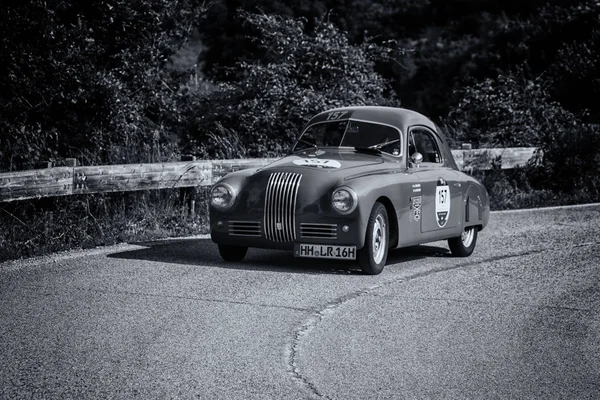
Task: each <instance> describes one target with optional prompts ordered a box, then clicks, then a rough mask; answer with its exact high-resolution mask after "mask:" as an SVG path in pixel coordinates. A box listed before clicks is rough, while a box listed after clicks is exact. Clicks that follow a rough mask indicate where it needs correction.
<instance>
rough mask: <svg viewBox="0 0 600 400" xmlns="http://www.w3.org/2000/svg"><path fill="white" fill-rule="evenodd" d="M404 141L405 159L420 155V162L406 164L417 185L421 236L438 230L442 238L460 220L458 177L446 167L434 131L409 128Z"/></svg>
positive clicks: (420, 127) (460, 196) (460, 192)
mask: <svg viewBox="0 0 600 400" xmlns="http://www.w3.org/2000/svg"><path fill="white" fill-rule="evenodd" d="M408 140H409V157H411V156H412V154H414V152H419V153H420V154H421V155H422V156H423V161H422V162H421V163H418V164H412V163H411V164H410V165H409V169H411V170H413V171H414V172H415V174H416V175H417V176H418V177H419V181H420V184H421V199H420V200H421V216H420V221H421V233H424V234H428V233H431V234H433V236H435V232H437V231H440V236H443V234H446V233H447V230H449V229H454V228H456V227H457V226H458V225H459V222H460V221H461V218H462V212H463V210H462V208H463V207H462V188H461V183H460V181H459V174H458V173H456V171H455V170H454V169H452V168H450V167H447V166H446V163H445V162H444V161H445V160H444V157H443V153H442V152H441V151H440V148H441V145H442V143H441V140H440V138H439V136H438V135H437V134H436V133H435V132H434V131H432V130H430V129H428V128H426V127H423V126H414V127H411V129H410V130H409V138H408ZM442 231H443V232H442ZM427 237H429V235H427Z"/></svg>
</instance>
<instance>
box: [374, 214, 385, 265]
mask: <svg viewBox="0 0 600 400" xmlns="http://www.w3.org/2000/svg"><path fill="white" fill-rule="evenodd" d="M386 246H387V238H386V236H385V220H384V219H383V216H382V215H381V214H379V215H377V218H375V224H374V225H373V260H374V261H375V263H376V264H379V263H380V262H381V260H383V255H384V254H385V248H386Z"/></svg>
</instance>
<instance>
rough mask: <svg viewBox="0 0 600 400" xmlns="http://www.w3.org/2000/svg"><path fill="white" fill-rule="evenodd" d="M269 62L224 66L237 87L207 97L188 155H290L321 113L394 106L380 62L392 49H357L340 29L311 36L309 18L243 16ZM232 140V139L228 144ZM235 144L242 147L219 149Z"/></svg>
mask: <svg viewBox="0 0 600 400" xmlns="http://www.w3.org/2000/svg"><path fill="white" fill-rule="evenodd" d="M239 17H240V18H241V19H242V20H243V21H244V24H246V25H247V27H248V28H249V29H250V30H251V31H254V32H255V34H256V36H255V38H254V40H255V41H256V42H257V44H258V45H259V47H260V48H261V49H262V51H263V52H264V55H263V57H262V59H260V60H256V61H253V62H250V61H244V62H241V63H238V65H236V67H235V68H228V67H221V68H224V69H226V70H227V71H229V72H230V73H231V74H233V75H234V76H235V77H236V79H237V82H236V83H235V84H234V83H222V84H221V85H220V86H219V88H218V90H216V91H214V92H212V93H209V94H207V95H202V96H199V97H198V98H197V100H196V102H197V104H196V105H195V107H196V110H197V111H196V112H197V114H196V118H195V119H194V120H193V121H192V122H191V125H190V126H189V129H190V136H189V137H188V138H187V139H188V143H189V147H188V149H187V151H189V152H191V153H194V154H198V155H200V156H201V157H215V156H224V155H225V154H227V155H228V156H235V157H239V156H248V157H265V156H275V155H279V154H281V153H283V152H284V151H285V149H287V148H288V146H289V145H290V144H291V143H292V142H293V140H294V139H295V138H296V137H297V136H298V134H299V132H300V129H301V127H302V125H304V124H305V123H306V122H307V119H308V118H310V117H311V116H312V115H314V114H316V113H317V112H320V111H323V110H326V109H329V108H333V107H337V106H342V105H367V104H369V105H385V104H393V103H394V98H393V96H391V97H390V96H386V88H387V82H386V81H385V80H384V79H383V78H382V77H381V76H380V75H379V74H378V73H376V72H375V59H376V58H377V57H385V56H386V54H387V50H386V49H384V48H381V47H379V46H376V45H374V44H370V43H364V44H362V45H358V46H357V45H351V44H350V43H349V41H348V39H347V38H346V36H345V34H344V33H343V32H341V31H339V30H338V29H337V28H335V27H334V26H333V25H332V24H330V23H327V22H324V21H317V22H316V24H315V27H314V30H312V31H308V29H307V28H306V26H305V21H304V20H303V19H301V18H289V17H284V16H276V15H263V14H251V13H247V12H241V13H240V15H239ZM225 137H227V139H225ZM223 140H225V142H226V143H230V142H233V143H234V149H236V151H233V152H232V151H231V150H230V148H229V147H227V149H228V150H226V151H225V150H224V149H223V148H222V147H220V146H219V145H220V144H221V142H222V141H223Z"/></svg>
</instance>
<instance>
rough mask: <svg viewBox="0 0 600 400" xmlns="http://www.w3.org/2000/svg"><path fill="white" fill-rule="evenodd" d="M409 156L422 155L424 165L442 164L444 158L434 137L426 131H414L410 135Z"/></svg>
mask: <svg viewBox="0 0 600 400" xmlns="http://www.w3.org/2000/svg"><path fill="white" fill-rule="evenodd" d="M408 140H409V145H408V151H409V152H408V155H409V157H411V156H412V155H413V154H414V153H415V152H419V153H421V155H422V156H423V161H422V162H424V163H442V156H441V153H440V149H439V147H438V145H437V142H436V140H435V138H434V137H433V135H432V134H431V133H430V132H428V131H426V130H424V129H413V130H412V131H411V134H410V135H409V139H408Z"/></svg>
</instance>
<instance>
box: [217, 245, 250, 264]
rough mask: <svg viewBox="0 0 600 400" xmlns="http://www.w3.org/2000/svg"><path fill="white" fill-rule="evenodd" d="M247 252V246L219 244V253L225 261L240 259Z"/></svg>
mask: <svg viewBox="0 0 600 400" xmlns="http://www.w3.org/2000/svg"><path fill="white" fill-rule="evenodd" d="M247 252H248V248H247V247H242V246H231V245H226V244H220V245H219V253H220V254H221V257H222V258H223V260H225V261H242V260H243V259H244V257H246V253H247Z"/></svg>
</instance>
